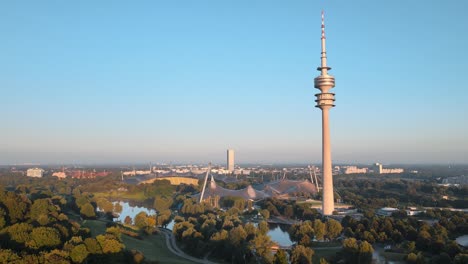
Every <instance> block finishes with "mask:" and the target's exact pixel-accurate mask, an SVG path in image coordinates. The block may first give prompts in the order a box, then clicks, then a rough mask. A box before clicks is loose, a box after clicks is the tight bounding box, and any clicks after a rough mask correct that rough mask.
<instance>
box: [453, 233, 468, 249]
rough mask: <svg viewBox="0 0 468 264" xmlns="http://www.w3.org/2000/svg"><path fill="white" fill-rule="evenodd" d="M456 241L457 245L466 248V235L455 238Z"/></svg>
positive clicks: (467, 244)
mask: <svg viewBox="0 0 468 264" xmlns="http://www.w3.org/2000/svg"><path fill="white" fill-rule="evenodd" d="M456 241H457V243H458V244H460V245H462V246H464V247H468V235H464V236H460V237H457V239H456Z"/></svg>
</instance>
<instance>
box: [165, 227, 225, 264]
mask: <svg viewBox="0 0 468 264" xmlns="http://www.w3.org/2000/svg"><path fill="white" fill-rule="evenodd" d="M159 230H160V231H161V233H163V234H164V235H165V236H166V246H167V248H168V249H169V250H170V251H171V252H172V253H174V254H175V255H177V256H179V257H181V258H184V259H186V260H190V261H192V262H194V263H205V264H216V263H215V262H212V261H209V260H207V259H206V258H205V259H199V258H195V257H192V256H189V255H187V254H185V253H184V252H183V251H182V250H181V249H180V248H179V247H178V246H177V244H176V241H175V237H174V236H173V235H172V232H171V231H170V230H167V229H164V228H160V229H159Z"/></svg>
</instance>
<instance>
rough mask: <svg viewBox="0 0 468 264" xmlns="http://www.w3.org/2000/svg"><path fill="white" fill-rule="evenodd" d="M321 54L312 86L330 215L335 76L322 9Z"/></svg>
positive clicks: (326, 207)
mask: <svg viewBox="0 0 468 264" xmlns="http://www.w3.org/2000/svg"><path fill="white" fill-rule="evenodd" d="M321 41H322V53H321V54H322V55H321V65H320V67H318V68H317V70H318V71H320V75H319V76H317V77H316V78H315V79H314V87H315V88H317V89H319V90H320V93H318V94H316V95H315V96H316V97H317V100H315V102H317V105H316V107H318V108H320V109H321V110H322V174H323V181H322V186H323V198H322V213H323V214H324V215H331V214H332V213H333V211H334V209H335V208H334V207H335V206H334V199H333V176H332V163H331V146H330V124H329V117H328V115H329V110H330V109H331V108H332V107H334V106H335V94H334V93H330V92H329V90H330V89H332V88H333V87H335V77H333V76H332V75H329V74H328V71H329V70H331V68H330V67H328V65H327V48H326V37H325V15H324V12H323V11H322V37H321Z"/></svg>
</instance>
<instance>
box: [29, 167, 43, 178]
mask: <svg viewBox="0 0 468 264" xmlns="http://www.w3.org/2000/svg"><path fill="white" fill-rule="evenodd" d="M43 175H44V170H43V169H41V168H31V169H28V170H27V171H26V176H28V177H36V178H42V176H43Z"/></svg>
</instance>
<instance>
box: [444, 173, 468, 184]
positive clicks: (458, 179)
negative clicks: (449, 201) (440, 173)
mask: <svg viewBox="0 0 468 264" xmlns="http://www.w3.org/2000/svg"><path fill="white" fill-rule="evenodd" d="M442 184H443V185H446V186H450V185H454V186H459V185H468V176H465V175H461V176H455V177H448V178H446V179H443V180H442Z"/></svg>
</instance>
